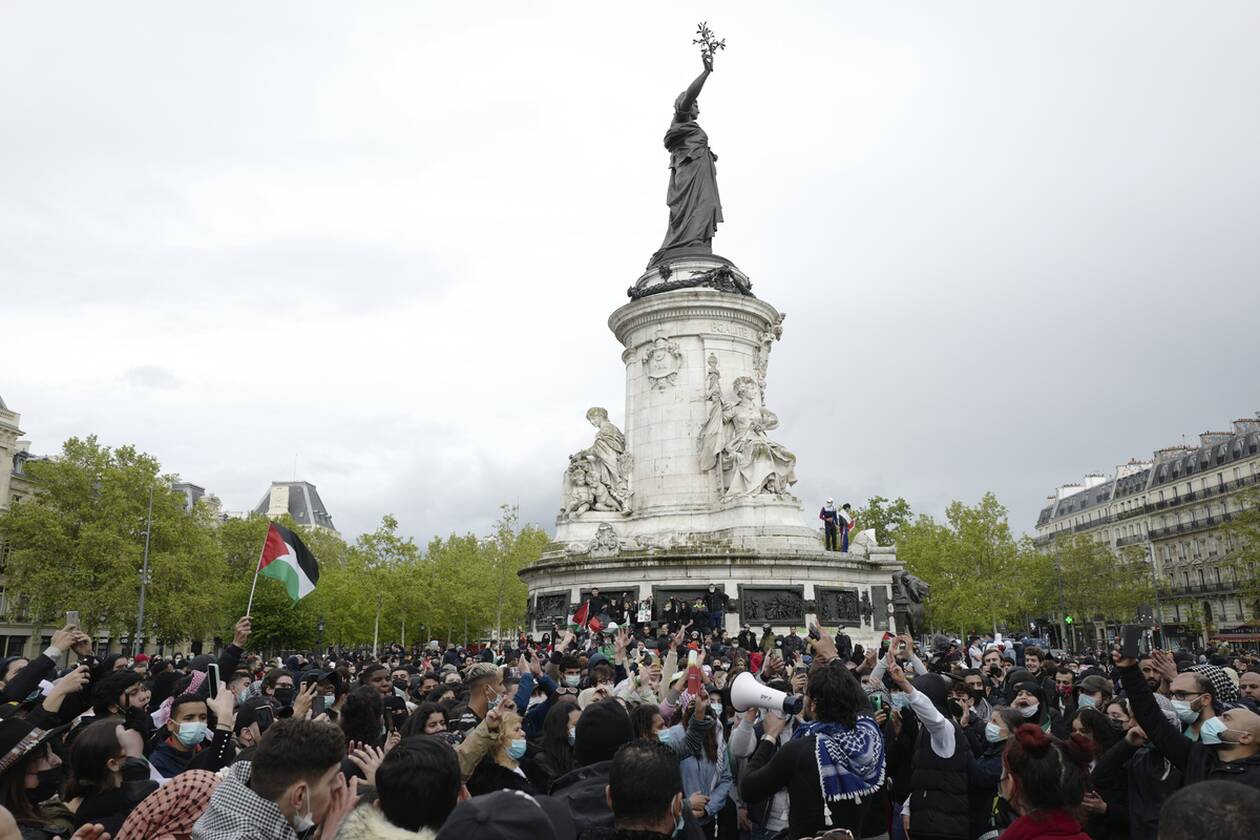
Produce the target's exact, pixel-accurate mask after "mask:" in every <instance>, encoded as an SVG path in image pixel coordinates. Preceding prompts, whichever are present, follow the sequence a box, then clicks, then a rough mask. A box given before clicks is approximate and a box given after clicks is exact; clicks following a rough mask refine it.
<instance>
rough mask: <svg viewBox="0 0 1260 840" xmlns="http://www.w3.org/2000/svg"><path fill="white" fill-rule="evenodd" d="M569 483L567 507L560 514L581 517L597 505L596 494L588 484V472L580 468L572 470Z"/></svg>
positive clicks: (568, 477) (569, 472)
mask: <svg viewBox="0 0 1260 840" xmlns="http://www.w3.org/2000/svg"><path fill="white" fill-rule="evenodd" d="M567 482H568V486H569V491H568V493H566V494H565V505H564V507H563V508H561V509H560V512H561V513H562V514H564V515H565V516H581V515H582V514H584V513H586V512H587V511H588V510H590V509H591V505H593V504H594V503H595V494H594V493H593V492H591V488H590V486H589V485H588V484H587V483H586V470H584V469H582V468H581V467H580V466H579V467H576V468H574V469H570V470H569V471H568V475H567Z"/></svg>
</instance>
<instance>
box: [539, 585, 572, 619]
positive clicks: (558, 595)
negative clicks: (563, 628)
mask: <svg viewBox="0 0 1260 840" xmlns="http://www.w3.org/2000/svg"><path fill="white" fill-rule="evenodd" d="M568 617H569V595H568V593H566V592H553V593H549V594H545V595H539V596H538V603H537V606H536V607H535V608H534V621H535V624H536V626H540V627H548V628H550V626H551V625H553V624H562V623H564V622H565V621H566V620H567V619H568Z"/></svg>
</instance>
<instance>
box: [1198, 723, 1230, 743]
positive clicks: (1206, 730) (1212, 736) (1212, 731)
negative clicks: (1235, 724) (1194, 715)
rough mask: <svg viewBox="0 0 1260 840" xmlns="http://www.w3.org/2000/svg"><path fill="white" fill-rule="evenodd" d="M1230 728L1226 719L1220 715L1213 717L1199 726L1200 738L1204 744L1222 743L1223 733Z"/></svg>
mask: <svg viewBox="0 0 1260 840" xmlns="http://www.w3.org/2000/svg"><path fill="white" fill-rule="evenodd" d="M1226 729H1229V727H1228V726H1226V725H1225V721H1223V720H1221V719H1220V718H1218V717H1211V718H1208V719H1207V720H1205V721H1203V725H1202V726H1200V727H1199V740H1200V741H1202V742H1203V743H1204V744H1220V743H1223V742H1222V741H1221V733H1222V732H1224V731H1225V730H1226Z"/></svg>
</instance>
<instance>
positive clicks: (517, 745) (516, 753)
mask: <svg viewBox="0 0 1260 840" xmlns="http://www.w3.org/2000/svg"><path fill="white" fill-rule="evenodd" d="M507 754H508V758H510V759H512V760H513V761H520V760H521V759H522V758H523V757H524V756H525V739H524V738H516V739H514V740H513V741H512V743H511V744H509V745H508V748H507Z"/></svg>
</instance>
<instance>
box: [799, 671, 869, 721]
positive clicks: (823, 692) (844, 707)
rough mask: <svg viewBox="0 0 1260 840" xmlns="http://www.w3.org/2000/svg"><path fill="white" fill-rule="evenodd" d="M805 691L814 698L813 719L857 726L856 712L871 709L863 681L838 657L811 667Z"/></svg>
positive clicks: (859, 712) (867, 713) (859, 713)
mask: <svg viewBox="0 0 1260 840" xmlns="http://www.w3.org/2000/svg"><path fill="white" fill-rule="evenodd" d="M805 691H806V693H807V694H808V695H809V699H810V700H811V701H812V702H813V706H814V719H815V720H819V721H823V722H824V723H839V724H841V725H843V726H856V725H857V719H858V716H859V715H869V714H872V713H873V709H871V700H870V698H869V697H867V696H866V692H865V691H864V690H863V689H862V684H861V683H859V682H858V681H857V678H856V677H854V676H853V674H851V673H849V669H848V668H846V667H844V666H843V665H842V664H841V663H840V662H838V661H837V662H830V663H828V664H826V665H823V666H821V667H816V668H814V669H813V670H812V671H810V672H809V682H808V683H807V685H806V689H805Z"/></svg>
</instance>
